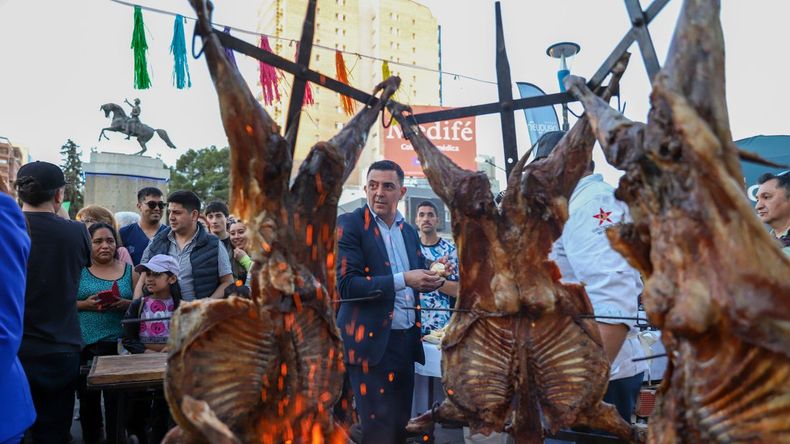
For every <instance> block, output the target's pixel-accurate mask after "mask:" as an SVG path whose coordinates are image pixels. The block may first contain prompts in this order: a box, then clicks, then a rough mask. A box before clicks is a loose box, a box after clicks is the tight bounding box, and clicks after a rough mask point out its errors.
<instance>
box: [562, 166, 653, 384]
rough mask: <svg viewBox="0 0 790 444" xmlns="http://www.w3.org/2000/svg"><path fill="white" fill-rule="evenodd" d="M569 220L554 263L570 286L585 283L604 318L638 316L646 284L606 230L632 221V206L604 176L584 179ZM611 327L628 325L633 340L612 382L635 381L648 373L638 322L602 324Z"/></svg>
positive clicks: (571, 204)
mask: <svg viewBox="0 0 790 444" xmlns="http://www.w3.org/2000/svg"><path fill="white" fill-rule="evenodd" d="M568 207H569V208H568V213H569V217H568V221H567V222H566V224H565V228H564V229H563V231H562V235H561V236H560V238H559V239H557V241H556V242H555V243H554V246H553V248H552V252H551V254H550V255H549V258H550V259H552V260H554V261H555V262H556V263H557V265H558V266H559V268H560V272H561V273H562V280H563V281H564V282H573V283H579V282H583V283H584V284H585V287H584V288H585V290H586V291H587V296H589V298H590V302H591V303H592V306H593V311H594V312H595V314H596V315H598V316H624V317H636V316H637V312H638V306H639V302H638V297H639V295H640V294H641V293H642V288H643V285H642V279H641V277H640V276H639V273H638V272H637V271H636V270H635V269H633V268H631V266H630V265H628V263H627V262H626V260H625V259H624V258H623V256H621V255H620V253H618V252H616V251H614V250H613V249H612V247H611V245H610V244H609V239H608V238H607V237H606V233H605V230H606V228H608V227H610V226H612V225H614V224H618V223H621V222H624V221H629V220H630V215H629V213H628V207H627V206H626V205H625V204H624V203H623V202H620V201H618V200H617V199H615V197H614V188H613V187H612V186H611V185H609V184H607V183H605V182H604V181H603V177H602V176H601V175H600V174H592V175H589V176H586V177H583V178H582V179H581V180H580V181H579V183H578V184H577V185H576V188H575V189H574V190H573V194H572V195H571V199H570V201H569V203H568ZM596 321H597V322H601V323H605V324H625V325H626V326H628V336H627V337H626V340H625V342H624V343H623V347H622V348H621V349H620V352H619V353H618V355H617V357H616V358H615V360H614V362H613V363H612V365H611V372H610V377H609V379H610V380H614V379H622V378H628V377H631V376H634V375H636V374H638V373H640V372H643V371H645V370H646V369H647V364H646V361H640V362H632V361H631V360H632V359H633V358H638V357H642V356H644V351H643V349H642V347H641V346H640V344H639V339H638V338H637V333H638V332H637V331H636V329H635V328H634V324H635V323H636V321H632V320H617V319H596Z"/></svg>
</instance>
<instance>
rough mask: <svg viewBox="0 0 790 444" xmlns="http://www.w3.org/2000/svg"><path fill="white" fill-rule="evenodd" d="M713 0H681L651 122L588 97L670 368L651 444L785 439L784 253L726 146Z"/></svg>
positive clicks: (625, 248)
mask: <svg viewBox="0 0 790 444" xmlns="http://www.w3.org/2000/svg"><path fill="white" fill-rule="evenodd" d="M719 9H720V4H719V2H718V1H717V0H687V1H686V2H685V3H684V5H683V9H682V11H681V14H680V19H679V21H678V24H677V27H676V29H675V34H674V37H673V41H672V45H671V47H670V51H669V55H668V56H667V61H666V64H665V66H664V69H663V70H662V71H661V72H659V74H658V75H657V77H656V79H655V81H654V82H653V93H652V95H651V102H652V108H651V110H650V113H649V115H648V120H647V124H646V125H645V124H640V123H634V122H631V121H630V120H628V119H626V118H625V117H623V116H622V115H621V114H619V113H618V112H616V111H615V110H613V109H611V108H609V106H608V105H607V104H606V103H603V102H602V101H600V100H599V99H598V98H596V97H595V96H594V95H592V94H591V93H590V91H589V90H588V89H587V88H586V86H585V85H584V82H583V81H582V80H581V79H579V78H569V79H568V81H567V82H566V85H567V86H568V88H569V90H570V91H571V92H572V93H573V94H575V95H576V96H577V97H579V98H580V99H581V101H582V104H583V105H584V108H585V111H586V115H587V117H588V118H589V119H590V122H591V123H592V126H593V128H594V130H595V133H596V135H597V137H598V140H599V141H600V142H601V145H602V146H603V148H604V152H605V154H606V156H607V160H608V161H609V162H610V163H611V164H612V165H614V166H616V167H617V168H620V169H622V170H624V171H625V175H624V176H623V177H622V179H621V180H620V185H619V187H618V189H617V197H618V198H619V199H621V200H623V201H625V202H626V203H627V204H628V206H629V207H630V209H631V215H632V217H633V223H632V224H627V225H622V226H620V227H618V228H616V229H610V230H609V232H608V233H607V234H608V235H609V238H610V240H611V241H612V244H613V245H614V247H615V248H616V249H617V250H618V251H620V252H621V253H622V254H623V255H624V256H626V257H627V258H628V259H629V261H630V262H631V263H632V265H634V266H635V267H637V268H638V269H639V270H640V271H641V272H642V273H643V275H644V276H646V277H647V281H646V285H645V293H644V296H643V301H644V303H645V307H646V310H647V314H648V316H649V318H650V321H651V323H653V324H654V325H656V326H658V327H660V328H661V330H662V332H663V334H662V340H663V341H664V345H665V346H666V349H667V352H668V354H669V359H670V365H669V368H668V370H667V373H666V375H665V378H664V384H663V386H662V387H661V389H660V391H659V401H658V402H659V403H658V405H657V408H656V412H655V413H654V414H653V416H652V417H651V419H650V428H649V433H648V440H649V441H650V442H653V443H701V442H706V443H740V442H765V443H769V442H770V443H779V442H784V443H788V442H790V281H788V276H790V259H788V258H787V257H785V256H784V255H783V254H782V252H781V250H780V249H779V248H778V247H777V244H776V241H775V240H774V239H771V237H770V235H769V234H768V233H767V232H766V230H765V228H764V227H763V226H762V224H761V223H760V221H759V220H758V219H757V218H756V217H755V214H754V210H753V209H752V207H751V205H749V203H748V201H747V199H746V195H745V192H744V186H743V174H742V173H741V168H740V165H739V163H738V149H737V147H736V146H735V145H734V144H733V142H732V135H731V134H730V128H729V117H728V115H727V114H728V113H727V105H726V98H725V90H724V41H723V38H722V29H721V24H720V22H719Z"/></svg>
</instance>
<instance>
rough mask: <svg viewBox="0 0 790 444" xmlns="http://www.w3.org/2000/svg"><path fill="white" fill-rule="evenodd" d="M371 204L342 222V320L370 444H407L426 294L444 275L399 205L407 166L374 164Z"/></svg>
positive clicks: (339, 271)
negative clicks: (430, 262)
mask: <svg viewBox="0 0 790 444" xmlns="http://www.w3.org/2000/svg"><path fill="white" fill-rule="evenodd" d="M365 193H366V195H367V205H365V206H364V207H362V208H359V209H357V210H356V211H354V212H353V213H347V214H343V215H341V216H340V218H339V219H338V235H337V237H338V260H337V276H338V281H337V287H338V292H339V293H340V297H341V299H343V303H342V304H341V306H340V310H339V312H338V315H337V325H338V328H339V329H340V332H341V335H342V337H343V345H344V349H345V362H346V364H347V371H348V376H349V381H350V382H351V386H352V388H353V390H354V396H355V398H356V405H357V411H358V413H359V417H360V420H361V422H362V442H363V443H364V444H368V443H371V444H386V443H402V442H404V441H405V438H406V436H405V430H404V427H405V425H406V423H407V422H408V420H409V415H410V413H411V401H412V392H413V390H414V363H415V362H419V363H424V361H425V356H424V354H423V350H422V345H421V343H420V328H419V320H420V317H419V313H418V312H416V311H415V308H416V307H417V305H418V304H419V293H420V292H429V291H433V290H435V289H437V288H439V287H440V286H441V285H442V284H443V283H444V279H443V278H442V277H441V276H440V275H438V274H437V273H435V272H433V271H429V270H426V269H425V267H426V265H427V264H426V263H425V258H424V257H423V256H422V253H421V251H420V239H419V237H418V235H417V232H416V231H415V230H414V228H412V227H411V226H410V225H409V224H407V223H405V222H404V220H403V216H402V215H401V214H400V212H399V211H398V209H397V206H398V201H400V200H401V199H402V198H403V196H404V195H405V194H406V187H404V186H403V170H402V169H401V168H400V166H398V164H396V163H394V162H392V161H389V160H382V161H378V162H374V163H373V164H372V165H371V166H370V168H369V169H368V174H367V183H366V185H365Z"/></svg>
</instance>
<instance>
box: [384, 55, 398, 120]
mask: <svg viewBox="0 0 790 444" xmlns="http://www.w3.org/2000/svg"><path fill="white" fill-rule="evenodd" d="M391 75H392V74H391V73H390V64H389V62H387V61H386V60H384V62H382V64H381V77H382V82H383V81H384V80H387V79H389V78H390V76H391ZM391 97H392V99H393V100H394V99H395V94H394V93H393V94H392V96H391ZM386 116H387V110H386V109H385V110H384V117H386ZM397 124H398V122H396V121H395V119H392V120H390V125H397Z"/></svg>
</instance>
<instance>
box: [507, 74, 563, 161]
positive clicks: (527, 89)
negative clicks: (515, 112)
mask: <svg viewBox="0 0 790 444" xmlns="http://www.w3.org/2000/svg"><path fill="white" fill-rule="evenodd" d="M516 86H518V92H519V94H521V98H522V99H525V98H528V97H538V96H545V95H546V93H545V92H543V90H542V89H540V88H538V87H537V86H535V85H533V84H531V83H527V82H516ZM524 118H526V119H527V129H529V140H530V141H531V142H532V144H533V145H534V144H535V142H537V141H538V139H540V136H542V135H543V134H545V133H547V132H549V131H559V130H560V123H559V120H558V119H557V111H556V110H555V109H554V107H553V106H551V105H546V106H541V107H539V108H527V109H525V110H524Z"/></svg>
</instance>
